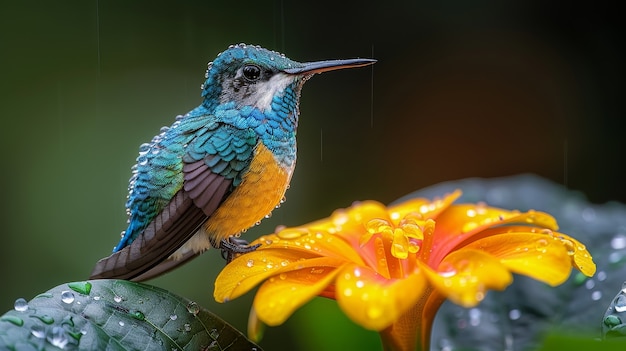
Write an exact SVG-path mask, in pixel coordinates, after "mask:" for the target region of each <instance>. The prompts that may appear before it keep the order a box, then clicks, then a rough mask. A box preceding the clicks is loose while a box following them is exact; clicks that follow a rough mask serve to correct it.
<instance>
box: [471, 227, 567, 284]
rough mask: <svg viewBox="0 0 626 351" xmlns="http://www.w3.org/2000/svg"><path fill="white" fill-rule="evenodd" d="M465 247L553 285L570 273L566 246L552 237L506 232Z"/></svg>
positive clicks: (514, 270)
mask: <svg viewBox="0 0 626 351" xmlns="http://www.w3.org/2000/svg"><path fill="white" fill-rule="evenodd" d="M465 248H472V249H480V250H484V251H485V252H487V253H488V254H490V255H493V256H494V257H496V258H498V259H499V260H500V262H502V264H504V265H505V266H506V267H508V268H509V269H510V270H512V271H513V272H515V273H519V274H523V275H526V276H529V277H531V278H533V279H537V280H540V281H542V282H545V283H547V284H550V285H552V286H555V285H559V284H561V283H563V282H564V281H565V280H566V279H567V278H568V277H569V275H570V272H571V270H572V263H571V259H570V257H569V255H568V253H567V250H566V248H565V246H564V245H563V243H562V242H561V241H560V240H558V239H557V238H555V237H554V236H552V235H547V234H536V233H529V232H517V233H505V234H500V235H494V236H490V237H485V238H482V239H480V240H477V241H475V242H472V243H470V244H469V245H467V246H465Z"/></svg>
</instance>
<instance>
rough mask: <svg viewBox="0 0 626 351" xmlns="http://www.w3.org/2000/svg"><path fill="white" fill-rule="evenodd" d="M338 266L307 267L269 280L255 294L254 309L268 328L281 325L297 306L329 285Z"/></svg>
mask: <svg viewBox="0 0 626 351" xmlns="http://www.w3.org/2000/svg"><path fill="white" fill-rule="evenodd" d="M338 271H339V270H338V268H337V267H327V266H319V267H315V266H310V267H307V268H303V269H298V270H293V271H289V272H285V273H281V274H279V275H278V276H273V277H271V278H270V279H268V280H267V281H266V282H265V283H263V285H261V287H260V288H259V290H258V291H257V293H256V296H255V297H254V303H253V308H254V310H255V311H256V314H257V316H258V317H259V319H260V320H262V321H263V322H265V323H266V324H267V325H270V326H276V325H279V324H282V323H283V322H284V321H285V320H287V318H289V316H291V314H292V313H293V312H294V311H295V310H296V309H297V308H298V307H300V306H302V305H303V304H305V303H306V302H307V301H309V300H311V299H312V298H313V297H315V296H317V295H318V294H319V293H320V292H322V290H324V289H325V288H326V287H327V286H328V285H330V284H331V283H332V281H333V280H334V279H335V276H336V275H337V272H338Z"/></svg>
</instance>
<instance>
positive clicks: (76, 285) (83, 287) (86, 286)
mask: <svg viewBox="0 0 626 351" xmlns="http://www.w3.org/2000/svg"><path fill="white" fill-rule="evenodd" d="M67 286H68V287H69V288H70V289H72V290H74V291H76V292H77V293H79V294H83V295H89V293H90V292H91V283H90V282H73V283H68V284H67Z"/></svg>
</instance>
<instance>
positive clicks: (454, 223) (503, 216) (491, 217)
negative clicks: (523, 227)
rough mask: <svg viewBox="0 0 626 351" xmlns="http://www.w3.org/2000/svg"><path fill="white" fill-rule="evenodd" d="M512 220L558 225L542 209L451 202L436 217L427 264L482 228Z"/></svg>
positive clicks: (435, 260) (547, 225)
mask: <svg viewBox="0 0 626 351" xmlns="http://www.w3.org/2000/svg"><path fill="white" fill-rule="evenodd" d="M514 223H528V224H529V225H533V226H535V227H537V229H542V228H546V229H550V230H556V229H557V228H558V225H557V223H556V220H555V219H554V217H552V216H551V215H549V214H547V213H544V212H537V211H533V210H531V211H528V212H524V213H520V212H519V211H508V210H504V209H500V208H495V207H489V206H484V205H480V204H479V205H476V204H463V205H453V206H450V207H449V208H448V209H447V210H446V211H444V212H442V213H441V214H440V215H439V217H438V218H437V224H436V225H435V233H434V235H433V238H432V245H431V249H432V253H431V254H430V257H429V258H428V263H429V265H430V266H431V267H433V266H437V265H438V264H439V262H440V261H441V260H442V259H443V257H444V256H445V255H447V254H448V253H449V252H451V251H452V250H453V249H454V248H455V247H457V246H458V245H459V244H460V243H461V242H463V241H467V240H468V239H469V238H471V237H472V236H474V235H477V234H479V233H480V232H481V231H483V230H487V229H488V228H490V227H493V226H496V225H497V226H502V225H507V224H514Z"/></svg>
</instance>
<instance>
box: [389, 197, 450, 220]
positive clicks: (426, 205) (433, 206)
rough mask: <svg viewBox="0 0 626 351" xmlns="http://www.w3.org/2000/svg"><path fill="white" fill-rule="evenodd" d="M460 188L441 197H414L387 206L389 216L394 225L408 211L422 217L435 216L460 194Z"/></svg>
mask: <svg viewBox="0 0 626 351" xmlns="http://www.w3.org/2000/svg"><path fill="white" fill-rule="evenodd" d="M461 194H462V192H461V191H460V190H455V191H454V192H452V193H451V194H447V195H446V196H444V198H443V199H435V200H432V201H431V200H430V199H425V198H414V199H409V200H406V201H404V202H401V203H399V204H395V205H391V206H389V216H390V217H391V219H392V220H393V221H394V223H395V224H396V225H398V224H399V223H400V220H402V219H403V218H404V217H405V216H407V215H408V214H410V213H419V214H420V217H423V218H424V219H427V218H436V217H437V216H438V215H439V213H440V212H442V211H445V210H446V209H447V208H448V207H449V206H450V205H451V204H452V203H453V202H454V201H455V200H456V199H458V198H459V197H460V196H461Z"/></svg>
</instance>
